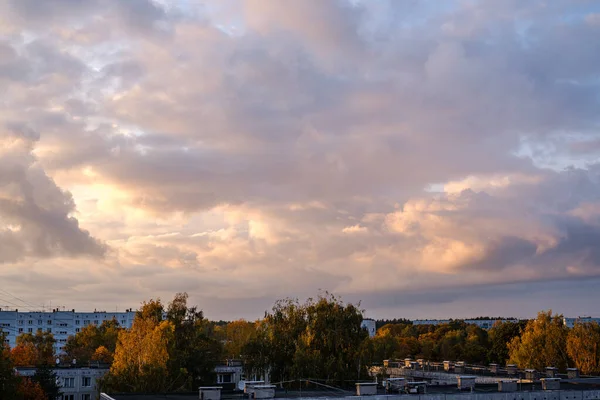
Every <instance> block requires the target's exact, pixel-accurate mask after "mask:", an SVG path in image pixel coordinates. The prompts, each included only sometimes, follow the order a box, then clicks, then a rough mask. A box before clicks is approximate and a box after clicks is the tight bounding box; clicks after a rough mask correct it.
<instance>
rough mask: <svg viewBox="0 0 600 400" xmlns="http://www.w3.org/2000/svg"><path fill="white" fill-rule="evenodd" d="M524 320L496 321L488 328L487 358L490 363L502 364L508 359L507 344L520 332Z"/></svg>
mask: <svg viewBox="0 0 600 400" xmlns="http://www.w3.org/2000/svg"><path fill="white" fill-rule="evenodd" d="M525 325H526V323H524V322H510V321H505V322H498V323H496V324H494V326H493V327H492V329H490V330H489V333H488V335H489V352H488V359H489V361H490V362H492V363H496V364H500V365H504V364H506V362H507V361H508V358H509V354H508V344H509V343H510V342H511V341H512V340H513V339H514V338H515V337H518V336H519V335H520V334H521V331H522V330H523V329H524V328H525Z"/></svg>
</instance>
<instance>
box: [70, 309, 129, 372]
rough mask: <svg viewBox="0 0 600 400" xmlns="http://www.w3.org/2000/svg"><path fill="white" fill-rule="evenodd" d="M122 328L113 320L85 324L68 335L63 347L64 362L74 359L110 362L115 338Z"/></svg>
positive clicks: (81, 361) (115, 341) (82, 361)
mask: <svg viewBox="0 0 600 400" xmlns="http://www.w3.org/2000/svg"><path fill="white" fill-rule="evenodd" d="M121 330H122V328H121V327H120V326H119V323H118V322H117V321H116V320H115V319H112V320H109V321H103V322H102V324H101V325H100V326H96V325H93V324H90V325H87V326H85V327H83V328H82V329H81V331H80V332H78V333H77V334H75V335H74V336H69V338H68V339H67V343H66V344H65V346H64V347H63V351H64V352H65V354H64V356H63V359H64V360H65V361H66V362H71V361H72V360H76V361H77V362H78V363H83V364H86V363H88V362H90V361H100V362H108V363H110V362H112V359H113V356H114V352H115V349H116V347H117V338H118V336H119V331H121ZM99 349H101V350H99Z"/></svg>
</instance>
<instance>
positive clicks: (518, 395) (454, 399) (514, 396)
mask: <svg viewBox="0 0 600 400" xmlns="http://www.w3.org/2000/svg"><path fill="white" fill-rule="evenodd" d="M363 398H364V400H600V390H586V391H568V390H557V391H548V392H546V391H542V390H540V391H535V392H512V393H465V394H459V393H457V394H419V395H417V394H414V395H388V396H384V395H377V396H348V397H342V398H340V397H332V398H331V399H332V400H341V399H344V400H361V399H363ZM302 399H303V400H326V399H328V398H327V397H314V398H313V397H303V398H302Z"/></svg>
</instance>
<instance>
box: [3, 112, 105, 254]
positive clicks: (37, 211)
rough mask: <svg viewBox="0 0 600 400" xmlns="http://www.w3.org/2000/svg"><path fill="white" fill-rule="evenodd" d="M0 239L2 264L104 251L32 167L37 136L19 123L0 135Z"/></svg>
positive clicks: (66, 199) (68, 202)
mask: <svg viewBox="0 0 600 400" xmlns="http://www.w3.org/2000/svg"><path fill="white" fill-rule="evenodd" d="M0 132H1V133H0V141H1V143H2V144H3V146H2V147H3V150H2V151H1V152H0V154H1V155H2V157H0V194H1V195H0V221H1V222H2V224H1V225H0V236H1V237H2V239H3V240H2V243H3V244H2V248H3V251H2V259H1V260H0V261H2V262H5V263H6V262H15V261H18V260H21V259H22V258H24V257H33V258H48V257H51V256H56V255H66V256H93V257H101V256H102V255H103V254H104V252H105V246H104V245H103V244H101V243H100V242H99V241H97V240H96V239H94V238H93V237H91V236H90V234H89V233H88V232H87V231H85V230H82V229H81V228H80V227H79V224H78V221H77V219H75V218H74V217H72V216H71V214H72V213H73V212H74V211H75V204H74V202H73V199H72V197H71V195H70V194H69V193H67V192H64V191H62V190H61V189H60V188H59V187H57V186H56V184H55V183H54V181H53V180H52V179H51V178H49V177H48V176H47V175H46V174H45V172H44V171H43V170H42V169H41V168H40V167H39V165H37V164H36V160H35V158H34V157H33V156H32V154H31V151H32V149H33V146H34V142H36V141H37V140H38V139H39V134H38V133H37V132H36V131H35V130H33V129H32V128H30V127H29V126H27V125H26V124H25V123H22V122H7V123H6V124H5V126H4V127H3V129H2V131H0Z"/></svg>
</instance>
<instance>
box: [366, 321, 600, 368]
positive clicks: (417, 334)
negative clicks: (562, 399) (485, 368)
mask: <svg viewBox="0 0 600 400" xmlns="http://www.w3.org/2000/svg"><path fill="white" fill-rule="evenodd" d="M371 352H372V353H371V354H372V360H373V362H381V360H384V359H403V358H405V357H413V358H423V359H427V360H431V361H444V360H460V361H465V362H467V363H473V364H487V363H497V364H500V365H504V364H506V363H514V364H516V365H517V366H518V367H520V368H534V369H537V370H543V369H544V368H545V367H548V366H554V367H557V368H559V369H562V370H564V369H565V368H567V367H576V368H579V370H580V371H581V372H582V373H583V374H600V327H599V326H598V324H596V323H583V324H577V325H576V326H575V327H574V328H573V329H569V328H567V327H566V326H565V325H564V323H563V317H562V315H552V311H546V312H540V313H539V314H538V316H537V318H536V319H533V320H530V321H520V322H509V321H505V322H498V323H496V324H495V325H494V326H493V327H492V329H490V330H489V331H485V330H483V329H481V328H479V327H477V326H476V325H469V324H466V323H465V322H464V321H460V320H456V321H451V322H449V323H447V324H440V325H412V324H403V323H400V324H387V325H384V326H382V327H381V328H380V329H379V330H378V331H377V335H376V337H375V338H373V339H372V340H371Z"/></svg>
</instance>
